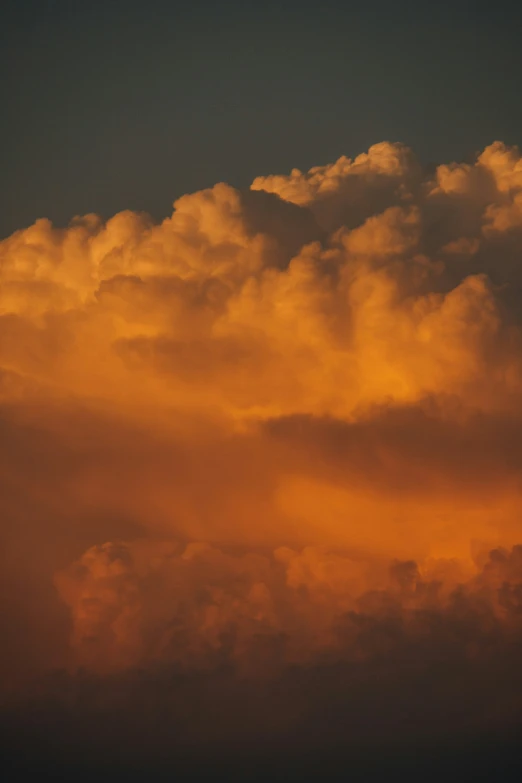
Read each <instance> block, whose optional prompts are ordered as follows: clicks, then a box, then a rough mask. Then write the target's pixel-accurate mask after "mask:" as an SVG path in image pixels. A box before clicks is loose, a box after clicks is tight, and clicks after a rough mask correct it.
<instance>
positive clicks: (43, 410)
mask: <svg viewBox="0 0 522 783" xmlns="http://www.w3.org/2000/svg"><path fill="white" fill-rule="evenodd" d="M521 172H522V161H521V158H520V154H519V152H518V151H517V150H516V149H514V148H507V147H506V146H504V145H503V144H501V143H499V142H495V143H494V144H492V145H491V146H490V147H488V148H486V150H484V152H483V153H482V154H481V155H479V156H478V158H477V160H476V161H475V162H474V163H473V164H469V163H467V164H459V163H450V164H447V165H441V166H439V167H438V168H437V169H436V170H435V171H434V172H431V173H427V172H425V171H424V170H423V169H422V166H421V165H420V164H419V163H418V162H417V161H416V159H415V156H414V154H413V153H412V152H411V151H410V150H408V149H407V148H405V147H404V146H402V145H398V144H389V143H382V144H378V145H375V146H374V147H372V148H370V150H369V151H368V153H365V154H363V155H360V156H358V157H357V158H355V159H354V160H353V161H352V160H349V159H348V158H341V159H340V160H339V161H337V162H336V163H334V164H332V165H328V166H319V167H315V168H313V169H311V170H310V171H309V172H305V173H303V172H300V171H297V170H293V171H292V172H291V174H290V175H289V176H283V175H275V176H269V177H258V178H257V179H256V180H255V181H254V183H253V184H252V186H251V188H250V189H248V190H246V191H239V190H236V189H234V188H232V187H230V186H228V185H226V184H223V183H221V184H217V185H215V186H214V187H213V188H210V189H207V190H205V191H201V192H199V193H194V194H190V195H186V196H183V197H182V198H180V199H178V201H176V203H175V205H174V211H173V214H172V216H171V217H169V218H167V219H165V220H164V221H163V222H162V223H161V224H159V225H156V224H154V222H153V221H152V220H151V219H150V218H149V217H148V216H146V215H143V214H135V213H132V212H122V213H120V214H118V215H116V216H114V217H113V218H111V219H110V220H108V221H107V222H106V223H104V222H103V221H102V220H101V219H100V218H98V217H97V216H96V215H87V216H82V217H77V218H75V219H74V220H73V221H72V222H71V224H70V226H69V227H68V228H64V229H58V228H55V227H53V226H52V225H51V224H50V222H49V221H47V220H45V219H42V220H39V221H37V222H36V223H35V224H34V225H33V226H31V227H29V228H27V229H23V230H20V231H18V232H16V233H15V234H13V235H12V236H11V237H9V238H8V239H6V240H4V241H3V242H2V243H0V283H1V285H0V429H1V433H2V438H1V442H0V498H1V500H0V513H1V516H2V530H1V534H2V541H1V543H2V556H1V557H2V574H3V580H4V586H5V588H6V589H5V590H4V591H3V598H2V606H1V608H2V610H3V612H4V614H5V616H6V617H7V618H8V622H9V625H10V626H11V628H12V631H13V633H12V635H11V641H10V644H9V645H8V646H6V648H5V649H4V650H3V652H2V656H3V657H2V672H3V675H2V676H3V685H4V686H5V690H6V691H7V690H9V691H10V693H11V696H10V698H12V699H14V702H13V703H12V704H15V705H18V706H17V707H16V708H15V707H13V706H12V704H11V706H10V707H9V709H16V710H19V709H22V713H20V714H25V715H29V714H32V713H31V710H32V709H33V707H30V706H27V705H30V704H33V699H34V693H35V692H36V691H35V689H36V688H37V686H36V684H35V681H36V680H37V679H38V678H40V686H38V687H40V688H43V691H44V693H45V694H46V696H45V699H51V701H52V700H53V699H58V702H59V703H60V704H62V706H63V704H64V703H65V702H64V701H63V700H64V699H65V701H67V698H69V697H70V698H71V700H72V701H71V702H70V705H69V706H70V709H71V710H72V713H71V714H73V715H74V716H75V718H74V720H78V721H80V722H81V721H86V723H87V724H89V725H91V724H90V721H91V720H94V718H93V716H94V715H95V713H96V708H95V703H96V700H97V699H98V698H101V703H102V708H101V712H102V713H103V715H104V716H105V717H104V720H105V719H106V720H114V716H115V715H116V716H119V718H118V720H119V719H120V718H121V716H122V715H123V713H124V712H125V711H126V710H127V706H125V705H129V704H130V705H131V707H128V712H129V713H133V714H136V713H137V712H138V711H139V710H138V707H137V706H136V704H137V702H135V701H133V700H135V699H136V698H137V699H138V701H139V699H142V700H143V699H145V700H146V699H147V698H149V697H150V699H151V700H152V703H153V705H154V706H152V707H150V709H149V708H147V709H149V711H147V709H145V710H144V716H145V717H144V718H143V720H144V721H145V723H146V722H147V721H148V720H152V715H153V714H156V713H157V711H158V710H159V711H160V712H161V711H162V710H163V711H165V714H168V715H169V716H170V717H168V718H166V723H167V724H168V725H169V726H171V727H173V726H176V727H177V729H176V731H178V730H179V732H180V734H179V736H185V738H186V741H187V742H188V743H189V744H190V743H193V744H195V745H196V746H197V745H198V743H199V742H203V739H202V738H203V737H206V738H207V739H208V741H209V742H210V743H211V744H212V743H213V742H214V743H217V744H218V745H219V743H220V742H221V741H223V742H225V744H226V742H232V741H233V737H234V736H235V737H238V736H244V737H245V738H246V739H245V742H247V740H248V743H254V744H255V737H256V736H259V733H260V732H261V734H263V732H267V733H268V734H267V736H268V735H269V736H270V737H271V740H270V742H273V743H275V744H274V747H276V745H277V743H278V742H280V741H281V742H282V741H283V738H285V737H286V739H288V734H287V733H286V734H285V732H287V729H286V728H285V726H288V727H293V728H288V731H290V732H294V734H293V737H294V740H295V737H296V736H302V737H307V738H308V739H307V741H310V742H311V741H312V740H311V739H310V738H314V737H315V738H316V739H317V743H318V744H319V745H321V744H322V745H323V746H324V747H326V746H327V745H328V743H333V744H335V743H339V742H341V741H342V738H343V736H345V735H344V734H343V732H345V731H347V729H346V726H349V732H350V736H351V737H352V738H353V739H354V741H355V740H356V739H357V738H359V740H361V742H362V741H370V740H371V738H372V736H377V735H378V736H379V737H380V738H381V740H383V741H384V739H383V738H385V737H386V736H388V737H391V736H394V737H395V736H398V735H399V734H400V736H401V737H403V738H405V737H406V736H407V734H408V731H411V725H410V724H408V721H407V720H404V721H403V722H401V721H399V722H398V723H397V725H396V726H395V725H394V724H395V723H396V721H395V718H394V716H396V714H397V709H399V707H397V705H400V710H402V711H403V712H404V711H406V712H407V711H408V709H410V712H411V714H412V715H414V716H416V718H415V720H416V721H417V722H418V731H419V736H421V735H422V736H427V735H428V734H429V733H430V732H434V735H435V734H437V732H444V730H445V729H444V728H443V727H444V726H446V727H447V729H448V731H449V730H450V729H451V731H462V732H463V731H465V730H468V729H467V728H466V727H468V728H469V726H473V727H475V728H474V729H473V730H475V729H476V730H477V731H478V730H479V729H480V730H483V729H484V730H487V729H488V727H491V726H493V725H495V726H496V727H497V728H499V727H500V728H499V730H502V731H503V730H504V728H505V730H506V731H507V730H508V729H509V727H512V726H513V725H514V723H515V717H517V716H519V715H520V707H521V704H522V699H521V698H520V693H519V691H517V690H516V688H513V687H511V686H509V682H508V679H509V678H508V673H509V675H510V676H511V675H512V676H513V677H514V676H515V674H514V672H515V658H516V655H515V653H514V652H513V651H514V650H518V649H519V645H520V639H521V636H520V633H521V628H520V617H521V615H520V600H521V599H520V590H521V587H520V585H521V584H522V572H521V567H520V544H521V542H522V531H521V529H520V513H521V485H520V466H521V464H522V451H521V447H520V443H521V442H522V439H521V437H520V436H521V418H520V405H521V402H522V399H521V398H522V342H521V340H522V332H521V327H522V324H521V321H520V312H521V309H520V303H521V295H522V273H521V270H520V253H521V251H522V234H521V231H520V227H521V225H522V222H521V214H522V213H521V198H522V174H521ZM517 660H518V659H517ZM444 661H446V662H447V669H446V670H444V665H445V664H444ZM56 669H60V670H61V671H62V674H60V675H56V674H55V675H49V672H50V671H52V670H55V671H56ZM445 671H446V673H444V672H445ZM501 671H504V672H505V673H506V677H504V675H502V676H500V674H499V672H501ZM140 672H141V674H140ZM155 672H156V673H157V672H161V674H160V675H158V676H159V677H160V681H161V682H162V683H163V685H162V686H161V688H160V690H162V693H161V695H157V693H156V691H155V690H154V689H155V688H156V690H157V686H155V685H153V681H154V677H155V676H156V674H155ZM463 672H464V673H465V676H464V674H463ZM53 677H54V678H55V679H53ZM56 677H58V679H59V678H60V677H61V678H62V679H61V680H59V681H60V682H61V683H62V684H61V685H57V680H56ZM169 677H173V678H174V679H173V682H174V685H172V688H171V687H170V686H168V685H167V684H165V683H168V681H169V680H168V678H169ZM498 677H500V679H501V683H500V685H499V687H498V689H496V686H495V684H494V682H495V681H496V680H497V678H498ZM35 678H36V680H35ZM82 678H87V680H83V679H82ZM140 678H141V679H140ZM336 678H337V679H336ZM375 678H377V680H378V681H380V682H381V681H382V687H381V686H378V685H376V682H377V680H376V679H375ZM379 678H380V679H379ZM394 678H395V679H394ZM416 678H417V679H416ZM463 678H464V679H463ZM87 681H88V682H89V683H90V684H89V685H88V686H86V685H85V682H87ZM334 681H335V683H340V684H335V685H332V683H333V682H334ZM397 682H400V683H401V685H400V688H401V689H402V690H400V691H399V690H397V688H398V687H399V686H398V685H397ZM41 683H44V684H43V685H42V684H41ZM82 683H83V684H82ZM191 683H192V684H191ZM394 683H395V684H394ZM414 683H417V684H418V687H419V688H420V689H421V691H422V692H423V693H428V694H429V699H431V702H430V703H432V705H434V706H433V714H430V716H429V717H426V718H422V719H421V717H419V716H420V715H421V705H420V701H421V699H420V697H419V698H417V696H414V695H412V693H413V690H415V688H414ZM84 686H85V687H86V688H87V691H88V693H89V694H90V695H88V697H86V701H85V702H82V698H81V697H80V695H78V694H79V693H80V691H81V689H82V688H84ZM415 687H417V686H415ZM99 688H101V689H102V690H103V689H106V697H103V698H102V697H101V696H100V695H99V691H98V689H99ZM191 688H192V691H191ZM207 688H209V689H210V690H209V693H213V692H214V693H219V694H220V698H224V699H226V698H228V696H227V694H228V695H229V696H230V699H231V704H232V706H231V710H230V714H228V715H227V717H226V719H225V718H224V717H223V715H224V713H223V715H222V716H221V718H222V721H221V725H220V720H213V719H212V717H211V716H212V708H211V706H210V700H211V697H210V696H209V697H207V696H205V695H204V692H205V689H207ZM64 689H65V690H64ZM89 689H91V690H89ZM183 689H185V690H183ZM213 689H214V690H213ZM263 689H265V690H263ZM277 689H279V695H277ZM423 689H424V690H423ZM474 689H475V690H476V691H477V693H476V695H475V696H473V697H472V696H471V694H472V693H473V692H474ZM300 692H301V693H303V694H305V695H304V696H299V693H300ZM406 692H407V693H409V694H410V695H409V696H408V697H407V698H406V696H405V695H404V693H406ZM22 693H23V694H25V695H24V696H22V695H21V694H22ZM64 693H65V694H69V696H67V695H64ZM118 693H120V695H121V694H123V696H121V699H122V700H123V704H124V706H123V707H122V706H121V703H120V702H118V699H119V698H120V697H119V696H117V694H118ZM153 693H156V695H154V696H153V695H152V694H153ZM183 693H185V695H184V696H183ZM71 694H73V696H71ZM95 694H98V695H95ZM136 694H138V695H136ZM147 694H148V695H147ZM187 694H188V695H187ZM191 698H193V700H194V703H199V704H200V706H201V710H200V713H199V714H202V715H203V716H204V717H203V718H201V720H202V724H201V725H200V726H199V727H198V722H197V720H196V719H195V718H194V717H190V716H191V715H192V716H194V714H195V712H194V708H193V707H191V706H190V705H191ZM427 698H428V697H427ZM24 699H25V701H23V700H24ZM249 699H252V700H253V703H255V704H256V705H257V709H258V714H257V717H256V718H255V719H252V720H250V719H248V720H247V719H246V718H245V706H244V705H245V703H246V702H247V701H248V700H249ZM408 699H409V701H408ZM20 700H22V701H20ZM111 700H115V701H114V702H112V701H111ZM172 700H177V703H178V706H177V707H175V708H174V707H173V706H172V704H171V701H172ZM368 700H370V701H373V702H374V703H375V704H377V705H378V708H377V710H376V711H377V712H379V714H380V715H381V718H379V719H378V718H377V717H376V716H375V713H373V717H372V716H370V715H369V714H368V711H367V708H366V707H365V706H364V705H365V704H366V703H367V702H368ZM466 700H468V701H469V704H470V705H471V706H470V708H469V709H468V708H467V707H466V708H465V707H463V706H462V705H463V704H464V703H465V702H466ZM22 702H23V704H25V707H23V708H21V707H20V706H19V705H20V704H22ZM116 702H118V704H119V705H120V706H118V707H116V706H114V705H115V704H116ZM46 703H47V702H46ZM53 703H54V702H53ZM71 704H72V706H71ZM81 704H84V706H83V707H82V706H81ZM111 704H112V706H111ZM85 705H87V706H85ZM132 705H133V706H132ZM179 705H181V706H179ZM350 705H352V706H350ZM408 705H409V707H408ZM5 709H7V707H6V708H5ZM46 709H47V708H46ZM49 709H50V708H49ZM60 709H61V708H60ZM67 709H69V707H68V708H67ZM191 709H192V712H191ZM23 710H26V712H25V713H24V712H23ZM481 710H482V714H483V719H481V720H479V719H478V717H477V715H478V714H479V713H480V711H481ZM6 714H7V713H6ZM9 714H11V713H9ZM13 714H14V713H13ZM17 714H18V713H17ZM162 714H163V713H162ZM401 714H402V713H401ZM325 715H327V716H329V717H328V721H330V722H333V724H334V728H333V729H332V731H331V735H330V736H327V735H328V732H326V731H325V729H324V726H325V725H326V723H325V721H326V718H325V717H324V716H325ZM449 715H451V716H452V717H451V719H450V718H448V716H449ZM109 716H112V717H109ZM187 716H188V717H187ZM321 716H323V717H321ZM135 720H136V721H137V723H136V724H135V725H134V729H132V730H133V731H134V730H135V729H136V727H137V726H138V724H139V725H140V726H141V729H143V731H145V732H146V733H147V732H148V734H147V736H149V735H150V733H151V731H152V730H151V729H150V727H149V728H147V729H145V727H144V726H143V725H142V724H140V723H139V721H140V720H141V718H140V719H138V718H137V717H135ZM328 721H327V722H328ZM22 722H23V721H22ZM203 724H204V725H203ZM180 726H181V727H182V726H185V728H180ZM408 726H409V728H408ZM270 727H272V728H270ZM343 727H344V728H343ZM127 729H128V730H129V731H131V728H129V726H127ZM127 729H125V730H124V729H123V728H122V736H123V735H124V734H125V731H126V730H127ZM141 729H140V731H141ZM89 730H90V731H93V729H92V726H91V729H89ZM136 730H137V729H136ZM509 730H510V729H509ZM169 731H170V729H168V730H167V729H165V731H164V732H163V733H162V732H159V734H160V735H161V737H163V739H161V740H160V739H158V743H159V744H158V746H156V745H154V742H153V741H151V742H152V744H151V745H150V746H149V745H147V743H148V742H149V740H147V742H145V740H143V742H144V745H143V747H145V745H147V747H149V749H150V748H151V747H153V746H154V747H156V750H157V749H158V747H159V746H161V747H163V748H164V749H165V747H167V746H168V744H169V741H170V740H169V739H168V738H169V737H170V736H171V735H170V734H169ZM183 732H185V734H184V733H183ZM401 732H402V733H401ZM138 733H139V732H138ZM153 733H154V732H153V731H152V734H153ZM158 736H159V735H158ZM416 736H417V735H416ZM71 741H72V738H71ZM205 741H206V740H205ZM285 741H286V740H285ZM78 742H80V739H78ZM162 743H163V744H162ZM248 743H247V744H248ZM138 744H139V743H138ZM312 744H313V743H312ZM165 752H166V751H165Z"/></svg>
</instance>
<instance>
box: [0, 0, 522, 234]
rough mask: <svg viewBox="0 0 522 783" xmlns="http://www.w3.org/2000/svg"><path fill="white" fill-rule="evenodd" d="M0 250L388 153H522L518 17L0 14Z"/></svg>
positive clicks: (392, 9) (50, 5) (378, 6)
mask: <svg viewBox="0 0 522 783" xmlns="http://www.w3.org/2000/svg"><path fill="white" fill-rule="evenodd" d="M0 35H1V37H2V38H1V40H2V69H4V71H5V73H6V74H7V75H8V78H5V79H3V80H2V87H1V90H2V102H3V105H4V109H5V111H4V119H3V122H2V129H1V131H0V132H1V137H0V156H1V158H0V170H1V171H2V190H3V192H4V194H5V199H4V201H5V203H4V206H3V208H2V214H1V218H0V236H7V235H8V234H10V233H11V232H12V231H14V230H15V229H17V228H20V227H24V226H27V225H29V224H30V223H32V222H33V221H34V220H35V219H36V218H38V217H44V216H47V217H49V218H51V219H52V220H53V221H54V222H56V223H57V224H58V225H66V224H67V223H68V221H69V220H70V219H71V218H72V217H73V216H74V215H78V214H85V213H87V212H93V211H94V212H97V213H100V214H102V215H103V216H104V217H109V216H110V215H112V214H114V213H115V212H117V211H120V210H122V209H134V210H140V211H141V210H144V211H147V212H149V213H151V214H153V215H154V216H155V217H156V218H157V219H158V218H160V217H165V216H166V215H168V214H169V212H170V209H171V205H172V202H173V201H174V199H175V198H177V197H179V196H181V195H182V194H184V193H188V192H192V191H195V190H199V189H201V188H204V187H210V186H212V185H213V184H214V183H215V182H220V181H224V182H228V183H230V184H232V185H234V186H236V187H248V185H249V184H250V182H251V180H252V179H253V178H254V177H255V176H257V175H260V174H269V173H272V172H275V171H277V172H289V171H290V170H291V169H292V168H294V167H297V168H304V169H308V168H310V167H311V166H313V165H318V164H325V163H329V162H331V161H333V160H336V159H337V158H338V157H339V156H340V155H348V156H354V155H357V154H359V153H361V152H364V151H365V150H366V149H367V148H368V147H369V146H370V145H371V144H373V143H376V142H379V141H383V140H387V141H391V142H394V141H400V142H402V143H404V144H407V145H409V146H412V147H414V148H415V150H416V152H417V154H418V155H419V156H420V158H421V159H422V161H423V162H425V163H427V164H429V163H438V162H441V161H450V160H462V159H465V158H466V159H467V158H469V157H470V156H471V157H472V156H473V155H474V154H475V153H476V152H477V151H479V150H481V149H483V148H484V147H485V146H486V144H489V143H491V142H493V141H495V140H496V139H501V140H502V141H505V142H506V143H508V144H516V143H520V141H521V139H520V133H521V131H520V128H521V127H522V108H521V106H520V99H519V87H520V77H519V74H520V70H521V68H522V62H521V59H522V55H521V53H520V46H519V38H520V19H519V14H517V12H516V3H506V2H499V3H494V4H493V3H491V2H482V0H473V2H471V1H470V2H466V0H464V2H452V3H447V2H440V3H418V2H382V1H381V2H375V0H373V1H371V0H370V2H334V0H326V1H325V2H323V3H312V2H278V3H275V2H272V0H268V2H265V3H253V2H241V3H240V2H228V3H227V2H225V3H223V2H205V1H204V0H203V1H202V0H194V2H191V3H186V2H178V1H177V0H170V1H165V2H161V0H160V2H158V0H152V1H151V2H147V3H145V2H136V0H125V1H123V0H121V1H120V0H112V1H111V2H103V3H101V2H98V0H93V2H90V3H88V4H87V3H85V4H84V3H79V2H70V0H67V2H63V0H55V2H52V0H35V2H28V1H27V0H20V2H14V1H12V0H8V2H6V3H4V4H3V11H2V25H1V33H0Z"/></svg>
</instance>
